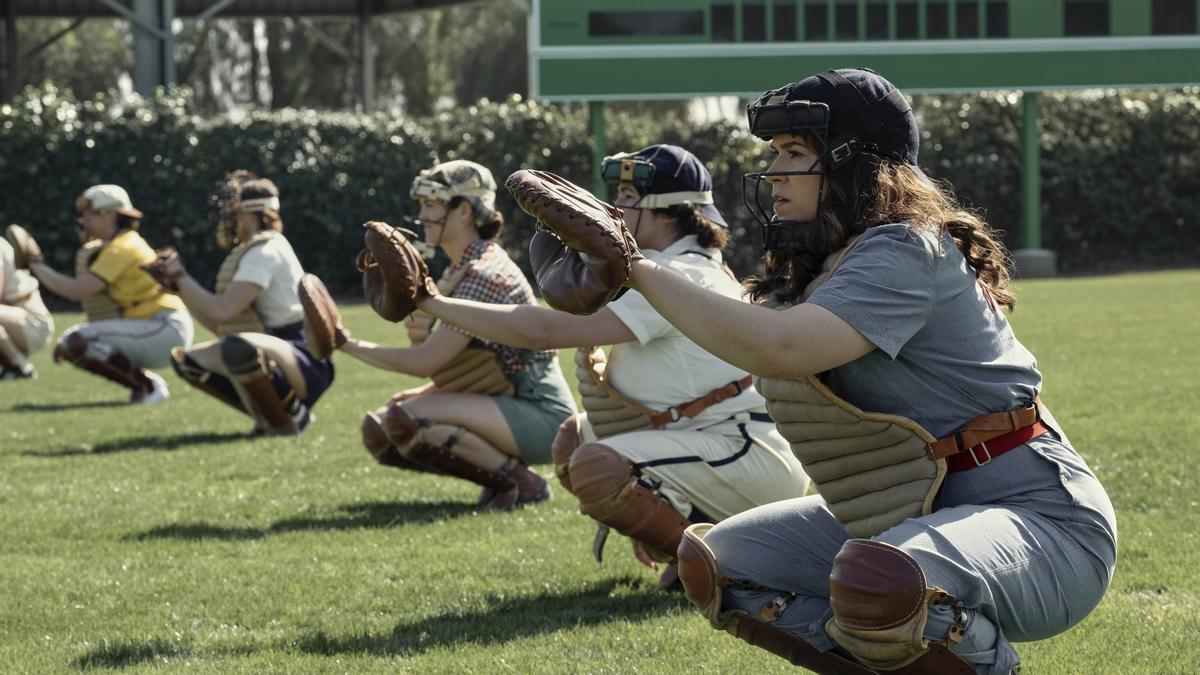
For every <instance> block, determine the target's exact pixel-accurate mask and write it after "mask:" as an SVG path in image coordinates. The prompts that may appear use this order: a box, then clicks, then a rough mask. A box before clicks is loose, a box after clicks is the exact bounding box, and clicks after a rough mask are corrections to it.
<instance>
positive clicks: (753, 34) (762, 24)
mask: <svg viewBox="0 0 1200 675" xmlns="http://www.w3.org/2000/svg"><path fill="white" fill-rule="evenodd" d="M742 39H743V40H745V41H746V42H765V41H766V39H767V8H766V7H765V6H764V5H763V4H762V2H761V0H760V1H759V2H751V0H743V2H742Z"/></svg>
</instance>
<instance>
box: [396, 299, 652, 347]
mask: <svg viewBox="0 0 1200 675" xmlns="http://www.w3.org/2000/svg"><path fill="white" fill-rule="evenodd" d="M420 308H421V310H423V311H425V312H427V313H429V314H432V315H433V316H436V317H437V318H439V319H441V320H442V321H446V322H448V323H452V324H454V325H455V326H458V327H459V328H462V329H463V330H465V331H467V332H469V333H472V334H474V335H478V336H480V337H482V338H484V339H486V340H491V341H492V342H499V343H500V344H505V345H509V346H512V347H521V348H524V349H538V350H545V349H558V348H560V347H591V346H593V345H612V344H617V343H620V342H629V341H631V340H635V339H637V338H636V337H635V336H634V334H633V332H632V331H630V330H629V328H628V327H627V326H626V325H625V323H624V322H622V321H621V320H620V319H618V318H617V315H616V314H615V313H613V311H612V310H611V309H608V308H607V307H605V308H604V309H601V310H600V311H598V312H596V313H595V314H591V315H588V316H576V315H574V314H567V313H566V312H560V311H558V310H554V309H550V308H548V307H539V306H537V305H498V304H493V303H489V302H476V301H474V300H462V299H459V298H448V297H446V296H441V295H439V296H434V297H432V298H429V299H428V300H426V301H424V302H422V303H421V304H420Z"/></svg>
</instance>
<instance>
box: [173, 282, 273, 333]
mask: <svg viewBox="0 0 1200 675" xmlns="http://www.w3.org/2000/svg"><path fill="white" fill-rule="evenodd" d="M176 283H177V284H178V285H179V297H181V298H183V304H185V305H187V307H188V310H190V311H191V312H192V314H194V315H196V317H197V318H199V319H200V323H203V324H204V326H205V327H206V328H208V329H209V330H212V331H214V332H215V331H216V326H218V325H220V324H222V323H225V322H227V321H229V320H231V319H233V318H234V317H235V316H237V315H238V314H241V313H242V312H244V311H245V310H246V308H247V307H249V306H250V304H251V303H253V302H254V300H255V299H256V298H258V294H259V293H262V288H260V287H258V286H257V285H255V284H252V283H249V282H246V281H235V282H233V283H231V284H229V286H228V287H227V288H226V289H225V292H223V293H221V294H220V295H217V294H215V293H211V292H209V290H208V289H207V288H205V287H203V286H201V285H200V282H198V281H196V280H195V279H193V278H192V277H191V275H189V274H184V275H183V276H181V277H180V278H179V280H178V281H177V282H176Z"/></svg>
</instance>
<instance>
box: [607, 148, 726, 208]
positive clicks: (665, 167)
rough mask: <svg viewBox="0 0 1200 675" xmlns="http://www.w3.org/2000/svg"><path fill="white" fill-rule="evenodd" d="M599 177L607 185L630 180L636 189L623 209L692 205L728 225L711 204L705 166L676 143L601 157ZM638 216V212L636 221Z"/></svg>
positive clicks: (707, 174)
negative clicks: (634, 196)
mask: <svg viewBox="0 0 1200 675" xmlns="http://www.w3.org/2000/svg"><path fill="white" fill-rule="evenodd" d="M600 176H601V178H602V179H603V180H604V182H605V183H606V184H608V185H609V186H617V185H619V184H620V183H630V184H632V185H633V187H634V189H636V190H637V192H638V196H639V199H638V201H637V203H636V204H633V205H628V206H625V207H624V208H635V209H665V208H667V207H670V206H675V205H677V204H693V205H695V206H696V208H697V210H699V211H700V213H701V214H702V215H703V216H704V217H705V218H706V219H707V220H709V221H711V222H712V223H713V224H715V225H717V226H719V227H725V228H727V227H729V226H728V225H727V224H726V223H725V218H724V217H723V216H722V215H721V212H720V211H718V210H717V208H716V206H714V205H713V194H712V176H711V175H709V173H708V169H706V168H705V167H704V164H703V163H702V162H701V161H700V160H699V159H698V158H697V157H696V156H695V155H693V154H692V153H690V152H688V151H687V150H685V149H683V148H681V147H679V146H677V145H667V144H658V145H651V146H647V147H645V148H642V149H641V150H638V151H637V152H634V153H624V152H623V153H618V154H616V155H611V156H609V157H605V158H604V160H603V162H601V164H600ZM614 206H615V203H614ZM640 218H641V215H640V212H639V222H640Z"/></svg>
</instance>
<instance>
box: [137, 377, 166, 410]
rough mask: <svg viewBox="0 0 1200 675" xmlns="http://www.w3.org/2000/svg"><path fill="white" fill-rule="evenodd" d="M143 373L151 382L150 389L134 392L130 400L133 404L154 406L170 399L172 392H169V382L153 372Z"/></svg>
mask: <svg viewBox="0 0 1200 675" xmlns="http://www.w3.org/2000/svg"><path fill="white" fill-rule="evenodd" d="M142 373H143V374H145V376H146V379H147V380H150V389H149V390H146V389H141V390H138V391H135V392H133V395H132V396H131V397H130V399H129V400H130V402H131V403H137V404H138V405H154V404H155V403H162V402H163V401H165V400H167V399H168V398H170V396H171V392H170V391H168V390H167V381H166V380H164V379H163V378H162V376H161V375H159V374H158V373H156V372H154V371H152V370H143V371H142Z"/></svg>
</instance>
